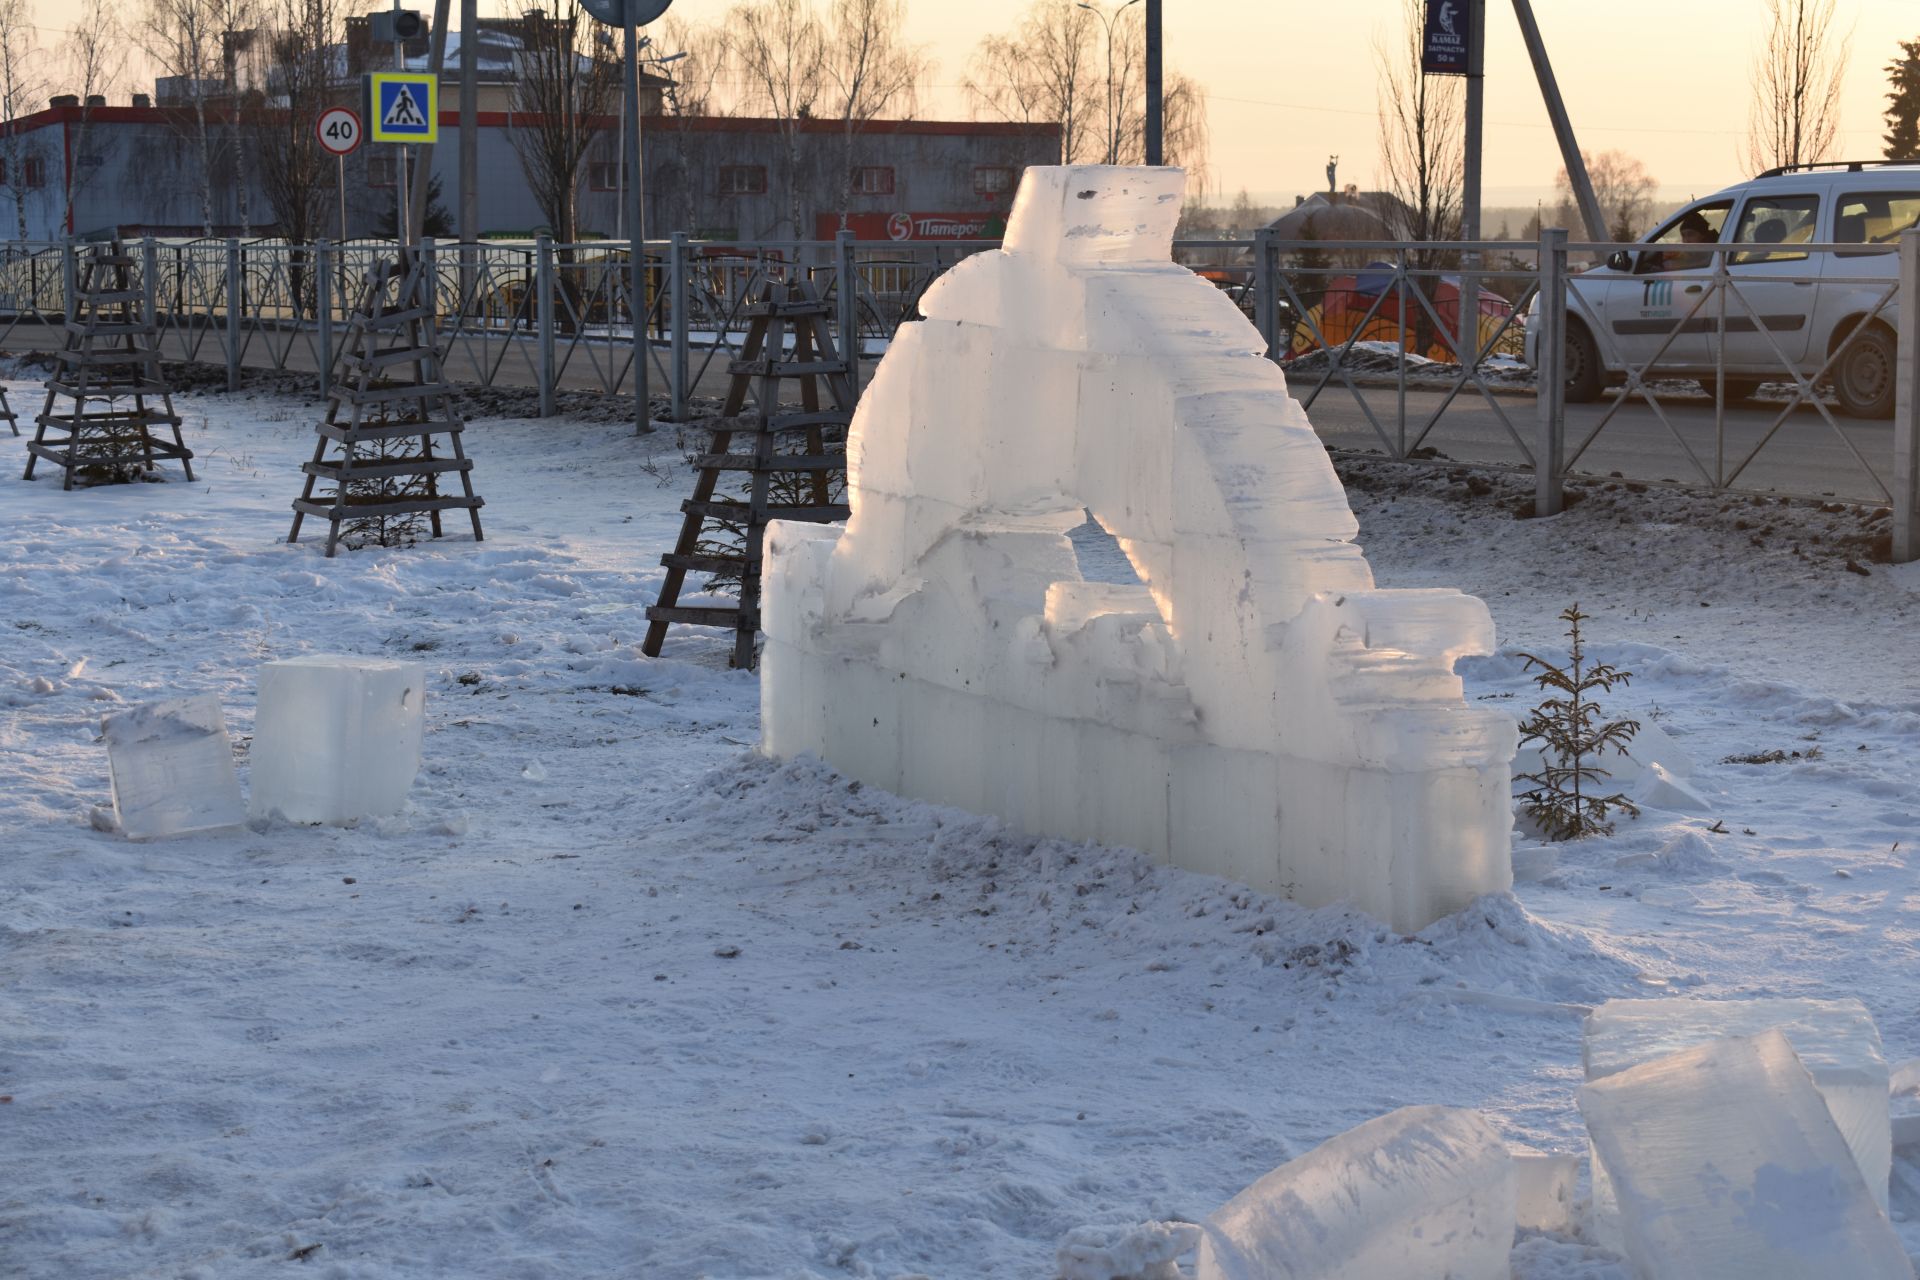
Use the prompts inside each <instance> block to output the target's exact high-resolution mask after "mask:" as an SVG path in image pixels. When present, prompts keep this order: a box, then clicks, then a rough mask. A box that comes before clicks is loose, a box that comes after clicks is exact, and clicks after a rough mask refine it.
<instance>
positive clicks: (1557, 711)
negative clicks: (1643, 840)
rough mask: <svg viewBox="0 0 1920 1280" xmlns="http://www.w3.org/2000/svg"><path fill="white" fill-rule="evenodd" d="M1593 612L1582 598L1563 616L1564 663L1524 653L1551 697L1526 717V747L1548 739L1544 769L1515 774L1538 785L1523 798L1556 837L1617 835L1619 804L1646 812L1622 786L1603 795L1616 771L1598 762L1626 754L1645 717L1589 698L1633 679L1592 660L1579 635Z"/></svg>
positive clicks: (1529, 810) (1631, 814)
mask: <svg viewBox="0 0 1920 1280" xmlns="http://www.w3.org/2000/svg"><path fill="white" fill-rule="evenodd" d="M1587 616H1588V615H1586V614H1584V613H1582V612H1580V606H1579V604H1578V603H1575V604H1574V605H1573V606H1571V607H1570V608H1568V609H1567V610H1565V611H1564V612H1562V613H1561V615H1560V617H1561V620H1562V621H1564V622H1566V623H1567V626H1568V631H1567V637H1568V639H1569V641H1570V651H1569V656H1568V660H1567V664H1566V665H1565V666H1556V665H1555V664H1553V663H1551V662H1548V661H1547V660H1546V659H1545V658H1540V657H1536V656H1535V655H1533V654H1531V653H1523V654H1521V655H1520V657H1521V659H1522V660H1523V662H1524V663H1525V666H1524V667H1523V670H1527V671H1531V670H1533V669H1534V668H1536V667H1538V668H1539V670H1540V674H1539V675H1536V676H1535V677H1534V678H1533V680H1534V683H1535V684H1537V685H1539V686H1540V688H1541V689H1542V690H1544V691H1545V692H1546V693H1547V697H1545V698H1543V699H1542V700H1541V702H1540V704H1539V705H1538V706H1536V707H1534V708H1533V710H1532V711H1531V712H1530V713H1529V714H1528V716H1527V718H1526V719H1524V720H1522V721H1521V722H1520V743H1521V745H1522V746H1525V745H1527V744H1528V743H1532V742H1538V743H1540V744H1541V753H1540V754H1541V765H1540V772H1538V773H1521V774H1516V775H1514V779H1513V780H1514V781H1515V782H1527V783H1532V784H1533V786H1532V789H1531V790H1529V791H1525V792H1522V793H1521V794H1520V796H1519V800H1520V802H1521V804H1522V806H1523V807H1524V808H1525V810H1526V813H1527V816H1528V817H1530V818H1532V819H1533V820H1534V821H1535V822H1536V823H1538V824H1539V825H1540V828H1541V830H1543V831H1545V832H1546V834H1547V838H1548V839H1550V840H1578V839H1579V838H1580V837H1582V836H1590V835H1607V834H1610V833H1611V832H1612V831H1613V822H1612V821H1611V820H1610V819H1609V818H1608V816H1607V815H1608V813H1609V812H1610V811H1612V810H1616V809H1617V810H1619V811H1621V812H1623V813H1625V814H1627V815H1628V816H1629V817H1635V818H1637V817H1639V816H1640V810H1639V809H1638V808H1637V807H1636V806H1635V805H1634V804H1633V803H1632V802H1631V801H1629V800H1628V799H1627V798H1626V796H1624V795H1622V794H1620V793H1619V792H1615V793H1613V794H1612V795H1601V794H1599V793H1600V791H1601V790H1602V789H1603V787H1602V784H1603V783H1604V781H1605V780H1606V779H1609V778H1611V777H1612V776H1613V775H1612V774H1611V773H1609V772H1608V771H1607V770H1606V769H1604V768H1602V767H1601V766H1600V763H1599V761H1600V760H1601V759H1603V758H1604V757H1605V755H1606V753H1607V751H1608V749H1609V748H1611V749H1612V750H1614V751H1615V752H1617V753H1619V754H1620V755H1625V754H1626V753H1627V743H1629V742H1631V741H1632V740H1633V735H1634V734H1636V733H1638V732H1639V731H1640V722H1639V721H1638V720H1611V721H1609V720H1605V719H1603V718H1602V717H1603V712H1602V711H1601V709H1600V705H1599V704H1598V703H1597V702H1595V701H1593V699H1592V698H1591V697H1590V696H1589V695H1590V694H1592V693H1594V692H1595V691H1599V692H1602V693H1611V692H1612V691H1613V687H1614V686H1615V685H1625V684H1626V683H1627V682H1628V681H1630V680H1631V679H1632V678H1633V673H1632V672H1631V671H1622V670H1620V669H1619V668H1617V667H1615V666H1613V665H1612V664H1610V663H1605V662H1596V663H1592V664H1588V662H1587V656H1586V649H1585V646H1584V644H1583V642H1582V640H1581V636H1580V624H1581V623H1582V622H1584V621H1586V619H1587Z"/></svg>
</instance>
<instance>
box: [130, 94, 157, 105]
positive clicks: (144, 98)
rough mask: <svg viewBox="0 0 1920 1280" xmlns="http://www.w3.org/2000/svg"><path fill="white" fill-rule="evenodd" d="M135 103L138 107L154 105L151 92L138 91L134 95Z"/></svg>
mask: <svg viewBox="0 0 1920 1280" xmlns="http://www.w3.org/2000/svg"><path fill="white" fill-rule="evenodd" d="M133 105H134V106H136V107H150V106H152V105H153V97H152V95H151V94H145V93H136V94H134V95H133Z"/></svg>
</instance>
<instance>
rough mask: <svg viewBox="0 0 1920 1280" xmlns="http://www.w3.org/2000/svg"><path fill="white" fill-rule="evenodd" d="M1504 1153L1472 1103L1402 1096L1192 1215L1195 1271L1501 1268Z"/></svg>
mask: <svg viewBox="0 0 1920 1280" xmlns="http://www.w3.org/2000/svg"><path fill="white" fill-rule="evenodd" d="M1513 1215H1514V1187H1513V1159H1512V1157H1511V1156H1509V1155H1508V1154H1507V1148H1506V1145H1505V1144H1504V1143H1503V1142H1502V1141H1501V1140H1500V1135H1499V1134H1497V1133H1495V1132H1494V1130H1493V1127H1492V1126H1491V1125H1489V1124H1488V1123H1487V1122H1486V1121H1485V1120H1484V1119H1482V1118H1481V1116H1480V1114H1479V1113H1478V1112H1475V1111H1463V1110H1459V1109H1456V1108H1452V1107H1402V1108H1401V1109H1400V1110H1398V1111H1393V1112H1389V1113H1388V1114H1386V1115H1384V1116H1381V1117H1379V1118H1378V1119H1376V1120H1369V1121H1367V1123H1365V1124H1363V1125H1360V1126H1358V1127H1357V1128H1353V1129H1349V1130H1347V1131H1346V1132H1345V1133H1343V1134H1341V1135H1340V1136H1338V1137H1336V1138H1330V1139H1328V1140H1327V1141H1326V1142H1323V1143H1321V1144H1320V1145H1319V1146H1317V1147H1315V1148H1314V1149H1313V1150H1312V1151H1309V1152H1308V1153H1307V1154H1306V1155H1304V1156H1301V1157H1300V1158H1299V1159H1298V1160H1293V1161H1289V1162H1288V1163H1286V1164H1283V1165H1281V1166H1280V1167H1279V1168H1278V1169H1275V1170H1274V1171H1273V1172H1272V1173H1269V1174H1267V1175H1266V1176H1265V1177H1264V1178H1261V1179H1260V1180H1259V1181H1258V1182H1256V1183H1254V1184H1253V1185H1252V1186H1250V1187H1248V1188H1247V1189H1246V1190H1245V1191H1242V1192H1241V1193H1240V1194H1239V1195H1237V1196H1235V1197H1234V1198H1233V1199H1231V1200H1229V1201H1227V1203H1226V1204H1225V1205H1223V1206H1222V1207H1221V1208H1220V1209H1219V1210H1218V1211H1217V1212H1216V1213H1214V1215H1213V1216H1212V1217H1210V1218H1208V1219H1207V1220H1206V1221H1205V1222H1203V1223H1202V1224H1201V1237H1200V1262H1199V1269H1198V1271H1197V1272H1196V1273H1195V1280H1383V1278H1384V1277H1388V1276H1391V1277H1393V1278H1394V1280H1507V1277H1508V1274H1509V1270H1508V1265H1507V1255H1508V1252H1509V1251H1510V1250H1511V1249H1512V1248H1513V1230H1514V1216H1513Z"/></svg>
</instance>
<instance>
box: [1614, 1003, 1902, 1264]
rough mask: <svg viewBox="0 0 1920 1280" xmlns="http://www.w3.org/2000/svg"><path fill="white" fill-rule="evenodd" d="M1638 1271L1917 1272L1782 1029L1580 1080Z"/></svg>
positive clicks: (1628, 1248) (1712, 1043) (1629, 1255)
mask: <svg viewBox="0 0 1920 1280" xmlns="http://www.w3.org/2000/svg"><path fill="white" fill-rule="evenodd" d="M1580 1113H1581V1115H1583V1116H1585V1117H1586V1121H1587V1131H1588V1132H1589V1133H1590V1134H1591V1135H1592V1136H1593V1145H1594V1150H1595V1151H1596V1153H1598V1156H1599V1158H1600V1160H1601V1161H1604V1162H1605V1164H1606V1166H1607V1168H1608V1169H1610V1170H1611V1171H1612V1173H1613V1179H1614V1186H1615V1189H1616V1190H1617V1192H1618V1194H1619V1201H1620V1224H1621V1231H1622V1234H1623V1236H1624V1237H1625V1246H1626V1254H1627V1258H1628V1260H1629V1261H1631V1262H1632V1263H1633V1268H1634V1275H1635V1276H1637V1277H1640V1280H1750V1278H1751V1277H1756V1276H1765V1277H1767V1278H1768V1280H1796V1278H1797V1280H1837V1278H1838V1277H1840V1276H1846V1277H1848V1280H1882V1278H1885V1280H1892V1278H1893V1277H1896V1276H1897V1277H1900V1278H1901V1280H1911V1278H1912V1276H1913V1266H1912V1264H1911V1263H1909V1262H1908V1261H1907V1254H1906V1250H1905V1249H1904V1248H1902V1247H1901V1244H1900V1237H1899V1236H1897V1235H1896V1234H1894V1230H1893V1225H1892V1224H1891V1223H1890V1222H1888V1221H1887V1215H1886V1214H1885V1213H1884V1212H1882V1211H1881V1209H1880V1207H1879V1206H1878V1205H1876V1204H1875V1203H1874V1201H1873V1197H1872V1196H1871V1195H1870V1194H1868V1191H1867V1183H1866V1180H1865V1179H1864V1178H1862V1177H1861V1176H1860V1168H1859V1166H1858V1165H1857V1164H1856V1163H1855V1162H1854V1159H1853V1156H1852V1153H1850V1152H1849V1151H1848V1150H1847V1144H1846V1141H1845V1140H1844V1139H1843V1138H1842V1137H1841V1134H1840V1130H1839V1128H1838V1127H1837V1126H1836V1125H1835V1124H1834V1118H1833V1116H1832V1115H1831V1114H1830V1113H1829V1112H1828V1110H1827V1104H1826V1102H1824V1101H1823V1100H1822V1099H1821V1096H1820V1093H1819V1091H1818V1090H1817V1089H1815V1088H1814V1081H1813V1077H1812V1076H1810V1075H1809V1074H1808V1073H1807V1070H1806V1068H1805V1067H1804V1066H1802V1065H1801V1063H1800V1060H1799V1059H1798V1058H1797V1057H1795V1055H1794V1047H1793V1045H1791V1044H1789V1043H1788V1037H1787V1035H1785V1034H1782V1033H1781V1032H1780V1031H1779V1030H1778V1029H1775V1030H1772V1031H1765V1032H1762V1033H1761V1034H1759V1035H1757V1036H1753V1037H1751V1038H1740V1037H1733V1038H1729V1039H1725V1040H1712V1041H1709V1042H1707V1043H1706V1044H1703V1045H1698V1046H1696V1047H1694V1048H1691V1049H1685V1050H1682V1051H1681V1052H1679V1053H1674V1054H1670V1055H1668V1056H1667V1057H1664V1058H1656V1059H1654V1060H1653V1061H1652V1062H1648V1063H1644V1064H1642V1065H1640V1066H1637V1067H1631V1068H1628V1069H1627V1070H1624V1071H1620V1072H1616V1073H1615V1074H1613V1075H1610V1076H1607V1077H1606V1078H1605V1079H1603V1080H1597V1081H1595V1082H1594V1083H1592V1084H1589V1085H1585V1086H1583V1087H1582V1088H1581V1090H1580Z"/></svg>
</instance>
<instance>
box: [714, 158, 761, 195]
mask: <svg viewBox="0 0 1920 1280" xmlns="http://www.w3.org/2000/svg"><path fill="white" fill-rule="evenodd" d="M766 193H767V166H765V165H763V164H723V165H721V166H720V194H721V195H723V196H763V195H765V194H766Z"/></svg>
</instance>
